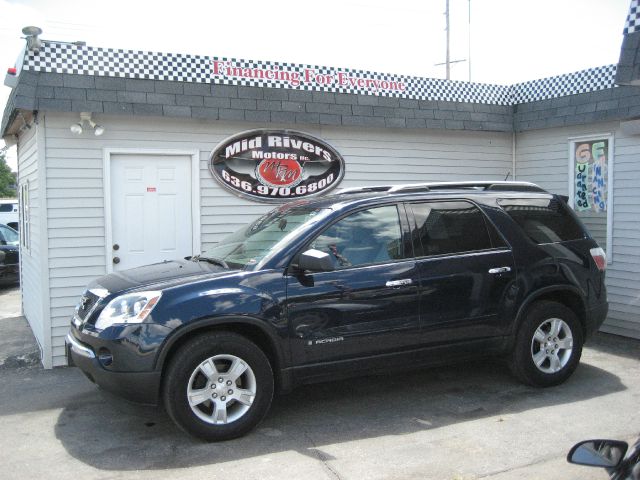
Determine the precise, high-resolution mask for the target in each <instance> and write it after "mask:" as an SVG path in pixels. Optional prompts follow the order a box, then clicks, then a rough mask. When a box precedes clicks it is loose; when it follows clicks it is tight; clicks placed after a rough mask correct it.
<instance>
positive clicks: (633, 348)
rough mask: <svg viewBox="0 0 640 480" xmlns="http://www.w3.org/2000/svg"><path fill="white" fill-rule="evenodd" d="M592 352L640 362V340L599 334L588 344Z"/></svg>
mask: <svg viewBox="0 0 640 480" xmlns="http://www.w3.org/2000/svg"><path fill="white" fill-rule="evenodd" d="M587 346H588V347H589V348H590V349H591V350H595V351H597V352H600V353H606V354H607V355H615V356H618V357H625V358H629V359H632V360H640V340H637V339H634V338H628V337H623V336H620V335H613V334H611V333H602V332H599V333H597V334H596V335H595V336H594V337H593V338H592V339H591V341H590V342H589V343H588V344H587Z"/></svg>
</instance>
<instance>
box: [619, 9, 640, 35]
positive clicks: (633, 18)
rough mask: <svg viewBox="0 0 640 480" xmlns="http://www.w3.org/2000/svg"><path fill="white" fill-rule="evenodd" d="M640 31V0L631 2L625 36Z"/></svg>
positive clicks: (625, 25)
mask: <svg viewBox="0 0 640 480" xmlns="http://www.w3.org/2000/svg"><path fill="white" fill-rule="evenodd" d="M638 30H640V11H638V0H631V6H630V7H629V15H627V21H626V22H625V24H624V32H623V33H624V34H625V35H629V34H630V33H633V32H637V31H638Z"/></svg>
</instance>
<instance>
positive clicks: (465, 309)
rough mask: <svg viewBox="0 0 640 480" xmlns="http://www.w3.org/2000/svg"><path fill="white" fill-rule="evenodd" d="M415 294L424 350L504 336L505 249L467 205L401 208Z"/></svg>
mask: <svg viewBox="0 0 640 480" xmlns="http://www.w3.org/2000/svg"><path fill="white" fill-rule="evenodd" d="M407 212H408V213H409V221H410V224H411V228H412V239H413V242H414V249H415V253H416V263H417V270H418V272H417V277H418V279H419V289H420V307H421V308H420V324H421V334H420V336H421V338H422V341H423V343H424V344H425V345H428V344H435V343H451V342H459V341H466V340H475V339H482V338H490V337H497V336H500V335H503V334H504V330H505V326H506V322H507V320H508V319H507V318H505V317H506V314H505V313H504V307H505V306H506V305H507V304H508V302H509V298H510V292H511V291H512V288H514V279H515V268H514V261H513V255H512V253H511V250H510V248H509V247H508V245H507V244H506V242H505V241H504V240H503V239H502V237H501V236H500V235H499V234H498V232H497V231H496V230H495V227H493V225H492V224H490V223H489V220H488V219H486V218H485V215H484V214H483V213H482V211H481V210H480V209H479V208H478V207H477V206H476V205H474V204H473V203H471V202H469V201H463V200H456V201H425V202H416V203H411V204H408V205H407Z"/></svg>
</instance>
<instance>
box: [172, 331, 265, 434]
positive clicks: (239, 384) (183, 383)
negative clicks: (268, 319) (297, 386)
mask: <svg viewBox="0 0 640 480" xmlns="http://www.w3.org/2000/svg"><path fill="white" fill-rule="evenodd" d="M272 397H273V372H272V370H271V365H270V364H269V360H268V359H267V357H266V356H265V354H264V353H263V352H262V350H260V348H258V347H257V346H256V345H255V344H254V343H252V342H250V341H249V340H247V339H246V338H245V337H242V336H241V335H237V334H235V333H231V332H216V333H207V334H205V335H201V336H199V337H197V338H194V339H193V340H190V341H189V342H187V343H185V344H184V345H182V347H181V348H180V349H179V350H178V351H177V352H176V354H175V355H174V357H173V359H172V360H171V363H170V365H169V367H168V369H167V372H166V376H165V378H164V382H163V398H164V404H165V408H166V410H167V412H168V413H169V416H170V417H171V418H172V420H173V421H174V422H175V423H176V424H177V425H178V426H179V427H180V428H182V429H183V430H185V431H186V432H187V433H190V434H191V435H194V436H196V437H198V438H201V439H203V440H207V441H219V440H228V439H231V438H236V437H239V436H241V435H244V434H245V433H247V432H248V431H249V430H251V429H252V428H254V427H255V426H256V425H257V424H258V423H260V421H261V420H262V419H263V417H264V416H265V414H266V413H267V411H268V410H269V406H270V405H271V399H272Z"/></svg>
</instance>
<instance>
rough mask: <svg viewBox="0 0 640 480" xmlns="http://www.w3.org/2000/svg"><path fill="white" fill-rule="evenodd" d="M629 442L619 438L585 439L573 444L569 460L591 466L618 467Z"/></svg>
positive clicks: (568, 456)
mask: <svg viewBox="0 0 640 480" xmlns="http://www.w3.org/2000/svg"><path fill="white" fill-rule="evenodd" d="M628 448H629V445H628V444H627V442H621V441H618V440H585V441H584V442H580V443H578V444H576V445H574V446H573V448H572V449H571V451H570V452H569V455H567V461H568V462H569V463H575V464H577V465H588V466H591V467H604V468H614V467H617V466H618V465H619V464H620V462H621V461H622V459H623V458H624V454H625V453H627V449H628Z"/></svg>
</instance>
